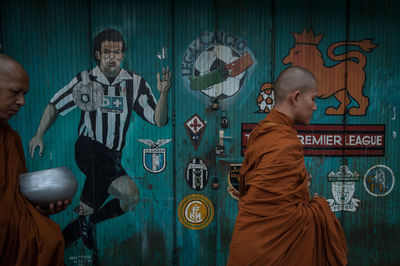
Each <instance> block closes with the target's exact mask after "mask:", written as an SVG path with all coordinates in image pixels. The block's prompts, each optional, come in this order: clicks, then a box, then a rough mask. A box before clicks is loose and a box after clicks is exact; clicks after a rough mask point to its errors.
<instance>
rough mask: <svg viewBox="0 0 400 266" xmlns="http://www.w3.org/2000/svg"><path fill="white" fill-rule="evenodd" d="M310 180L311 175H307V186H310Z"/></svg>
mask: <svg viewBox="0 0 400 266" xmlns="http://www.w3.org/2000/svg"><path fill="white" fill-rule="evenodd" d="M311 179H312V176H311V174H308V179H307V186H311Z"/></svg>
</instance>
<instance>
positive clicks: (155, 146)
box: [138, 139, 172, 174]
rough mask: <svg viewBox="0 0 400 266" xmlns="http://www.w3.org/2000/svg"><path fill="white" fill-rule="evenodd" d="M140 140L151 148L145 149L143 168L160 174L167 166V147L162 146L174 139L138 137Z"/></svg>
mask: <svg viewBox="0 0 400 266" xmlns="http://www.w3.org/2000/svg"><path fill="white" fill-rule="evenodd" d="M138 141H139V142H141V143H143V144H146V145H147V146H149V147H150V148H148V149H143V168H144V169H146V170H147V171H149V172H150V173H153V174H158V173H161V172H162V171H164V169H165V167H166V166H167V159H166V148H161V146H163V145H165V144H167V143H170V142H171V141H172V139H158V140H157V141H155V142H154V141H152V140H151V139H138Z"/></svg>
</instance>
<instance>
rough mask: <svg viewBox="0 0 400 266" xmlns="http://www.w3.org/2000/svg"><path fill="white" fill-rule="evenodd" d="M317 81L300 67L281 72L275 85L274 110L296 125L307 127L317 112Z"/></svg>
mask: <svg viewBox="0 0 400 266" xmlns="http://www.w3.org/2000/svg"><path fill="white" fill-rule="evenodd" d="M316 97H317V80H316V79H315V77H314V75H313V74H312V73H311V72H310V71H308V70H307V69H304V68H302V67H289V68H287V69H285V70H284V71H282V72H281V74H280V75H279V77H278V79H277V80H276V83H275V109H276V110H278V111H280V112H282V113H284V114H286V115H287V116H289V117H290V118H291V119H293V120H294V121H295V123H297V124H302V125H308V124H309V123H310V120H311V117H312V114H313V112H314V111H315V110H317V106H316V104H315V98H316Z"/></svg>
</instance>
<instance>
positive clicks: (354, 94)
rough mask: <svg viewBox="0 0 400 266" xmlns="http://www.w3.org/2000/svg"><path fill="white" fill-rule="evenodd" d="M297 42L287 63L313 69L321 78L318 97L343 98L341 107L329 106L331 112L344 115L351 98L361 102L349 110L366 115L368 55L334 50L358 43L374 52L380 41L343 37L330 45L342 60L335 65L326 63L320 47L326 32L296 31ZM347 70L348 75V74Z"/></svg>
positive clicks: (330, 53)
mask: <svg viewBox="0 0 400 266" xmlns="http://www.w3.org/2000/svg"><path fill="white" fill-rule="evenodd" d="M292 34H293V36H294V38H295V40H296V44H295V46H294V48H292V49H290V51H289V55H287V56H286V57H285V58H284V59H283V60H282V62H283V64H285V65H287V64H292V65H293V66H301V67H303V68H306V69H308V70H309V71H311V72H312V73H313V74H314V76H315V77H316V78H317V81H318V98H321V99H326V98H329V97H331V96H332V95H333V96H335V98H336V99H337V100H338V101H339V102H340V104H339V106H338V107H337V108H335V107H332V106H331V107H328V108H327V109H326V110H325V114H327V115H344V114H345V113H346V111H347V106H348V105H349V104H350V103H351V99H350V98H349V96H351V98H352V99H353V100H354V101H356V102H357V104H358V107H357V106H353V107H351V108H350V109H349V110H348V113H349V114H350V115H355V116H361V115H365V114H366V112H367V108H368V106H369V99H368V97H366V96H365V95H364V93H363V86H364V81H365V72H364V67H365V65H366V63H367V60H366V58H365V55H364V54H363V53H362V52H360V51H348V49H347V51H346V52H345V53H343V54H339V55H337V54H334V50H335V49H336V48H337V47H339V46H346V45H347V48H348V47H349V46H358V47H360V48H361V49H362V50H363V51H364V52H371V51H372V50H373V49H374V48H375V47H376V46H377V44H374V43H372V40H370V39H364V40H362V41H348V42H345V41H342V42H336V43H333V44H331V45H330V46H329V47H328V57H329V58H330V59H331V60H335V61H340V62H339V63H337V64H336V65H334V66H330V67H328V66H326V65H325V62H324V59H323V57H322V55H321V52H320V50H319V49H318V47H317V46H318V44H319V43H320V41H321V39H322V38H323V36H324V35H323V34H318V35H316V36H315V35H314V32H313V31H312V30H310V31H308V32H307V31H306V30H305V29H304V30H303V32H302V33H301V34H298V33H292ZM346 74H347V75H346Z"/></svg>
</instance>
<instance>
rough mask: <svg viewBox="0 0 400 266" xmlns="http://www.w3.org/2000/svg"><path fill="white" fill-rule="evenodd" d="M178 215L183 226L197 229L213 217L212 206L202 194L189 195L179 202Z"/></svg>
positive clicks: (204, 225)
mask: <svg viewBox="0 0 400 266" xmlns="http://www.w3.org/2000/svg"><path fill="white" fill-rule="evenodd" d="M178 216H179V221H180V222H181V223H182V224H183V226H185V227H186V228H189V229H193V230H199V229H203V228H204V227H206V226H207V225H209V224H210V223H211V221H212V219H213V217H214V207H213V205H212V203H211V201H210V200H209V199H208V198H207V197H205V196H203V195H199V194H193V195H189V196H187V197H185V198H184V199H183V200H182V201H181V203H180V204H179V208H178Z"/></svg>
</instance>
